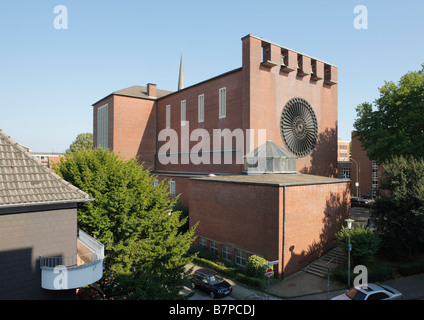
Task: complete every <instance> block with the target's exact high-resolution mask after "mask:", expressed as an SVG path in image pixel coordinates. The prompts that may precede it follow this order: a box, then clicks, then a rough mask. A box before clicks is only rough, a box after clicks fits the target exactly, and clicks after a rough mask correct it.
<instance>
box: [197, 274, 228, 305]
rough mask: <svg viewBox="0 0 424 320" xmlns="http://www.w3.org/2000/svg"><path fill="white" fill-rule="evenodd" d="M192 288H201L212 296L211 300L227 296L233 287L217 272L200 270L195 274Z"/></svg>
mask: <svg viewBox="0 0 424 320" xmlns="http://www.w3.org/2000/svg"><path fill="white" fill-rule="evenodd" d="M191 285H192V287H193V289H194V288H199V289H200V290H203V291H206V292H208V293H209V294H210V296H211V298H212V299H213V298H215V297H223V296H227V295H229V294H230V293H231V290H232V287H231V285H230V284H229V283H228V282H227V281H226V280H224V279H223V278H222V277H221V276H220V275H219V274H218V273H217V272H216V271H214V270H211V269H207V268H204V269H198V270H196V271H195V272H194V275H193V279H192V284H191Z"/></svg>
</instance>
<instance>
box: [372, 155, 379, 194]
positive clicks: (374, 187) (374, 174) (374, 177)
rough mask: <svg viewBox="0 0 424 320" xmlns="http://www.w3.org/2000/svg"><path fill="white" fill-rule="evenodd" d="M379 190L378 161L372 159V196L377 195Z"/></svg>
mask: <svg viewBox="0 0 424 320" xmlns="http://www.w3.org/2000/svg"><path fill="white" fill-rule="evenodd" d="M377 190H378V164H377V161H374V160H373V161H372V196H373V197H374V198H375V197H376V196H377Z"/></svg>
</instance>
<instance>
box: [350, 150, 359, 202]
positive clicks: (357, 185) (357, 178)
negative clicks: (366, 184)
mask: <svg viewBox="0 0 424 320" xmlns="http://www.w3.org/2000/svg"><path fill="white" fill-rule="evenodd" d="M350 160H352V161H353V162H355V164H356V183H355V186H356V196H357V197H358V198H359V164H358V162H356V160H355V159H353V158H352V157H350Z"/></svg>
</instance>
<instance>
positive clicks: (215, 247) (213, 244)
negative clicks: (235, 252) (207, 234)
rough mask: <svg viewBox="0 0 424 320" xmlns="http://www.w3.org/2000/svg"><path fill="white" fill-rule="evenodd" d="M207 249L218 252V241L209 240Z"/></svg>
mask: <svg viewBox="0 0 424 320" xmlns="http://www.w3.org/2000/svg"><path fill="white" fill-rule="evenodd" d="M209 250H210V251H212V252H213V253H216V254H218V243H217V242H215V241H212V240H210V242H209Z"/></svg>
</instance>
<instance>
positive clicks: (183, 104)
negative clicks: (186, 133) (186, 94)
mask: <svg viewBox="0 0 424 320" xmlns="http://www.w3.org/2000/svg"><path fill="white" fill-rule="evenodd" d="M181 125H182V126H185V125H186V101H185V100H183V101H181Z"/></svg>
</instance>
